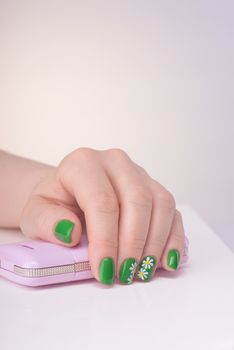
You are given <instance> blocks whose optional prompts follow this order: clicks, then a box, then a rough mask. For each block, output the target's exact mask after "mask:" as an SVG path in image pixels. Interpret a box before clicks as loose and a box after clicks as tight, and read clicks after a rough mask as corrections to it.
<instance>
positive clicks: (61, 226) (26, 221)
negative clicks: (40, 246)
mask: <svg viewBox="0 0 234 350" xmlns="http://www.w3.org/2000/svg"><path fill="white" fill-rule="evenodd" d="M20 228H21V230H22V232H23V233H24V234H25V236H27V237H30V238H32V239H42V240H45V241H49V242H52V243H56V244H60V245H63V246H67V247H73V246H75V245H77V244H78V243H79V241H80V237H81V232H82V225H81V222H80V220H79V218H78V217H77V215H76V214H74V213H73V212H72V211H70V210H69V209H67V208H65V207H63V206H61V205H58V204H56V203H53V201H51V199H50V200H49V199H46V198H44V197H43V198H42V197H40V196H37V195H34V196H32V197H31V198H30V199H29V201H28V202H27V204H26V205H25V207H24V209H23V212H22V215H21V220H20Z"/></svg>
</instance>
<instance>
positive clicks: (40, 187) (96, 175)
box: [0, 148, 185, 281]
mask: <svg viewBox="0 0 234 350" xmlns="http://www.w3.org/2000/svg"><path fill="white" fill-rule="evenodd" d="M0 169H1V175H0V176H1V181H0V196H1V202H2V203H3V204H4V205H3V206H2V207H3V208H1V210H0V226H1V227H6V228H13V227H16V228H21V230H22V232H23V233H24V234H25V235H26V236H27V237H29V238H32V239H43V240H46V241H50V242H54V243H56V244H60V245H64V246H70V247H72V246H75V245H77V244H78V243H79V240H80V236H81V232H82V226H83V225H85V224H86V227H87V235H88V240H89V248H88V249H89V261H90V265H91V269H92V273H93V275H94V277H95V278H96V279H97V280H98V281H100V279H99V264H100V261H101V259H102V258H104V257H112V258H113V259H114V262H115V266H116V277H117V278H118V274H119V269H120V265H121V263H122V261H123V260H124V259H126V258H128V257H134V258H135V259H137V260H138V261H140V260H141V258H142V257H144V256H146V255H154V256H155V257H156V258H157V261H161V263H162V267H163V268H164V269H165V270H168V271H173V270H172V269H170V268H168V267H167V254H168V252H169V250H170V249H177V250H178V251H179V252H180V256H182V255H183V250H184V241H185V234H184V228H183V222H182V217H181V214H180V212H179V211H178V210H177V209H176V203H175V199H174V197H173V195H172V194H171V193H170V192H169V191H168V190H166V189H165V188H164V187H163V186H162V185H161V184H160V183H158V182H157V181H156V180H155V179H153V178H151V177H150V176H149V175H148V173H147V172H146V171H145V170H144V169H143V168H142V167H140V166H139V165H137V164H136V163H134V162H133V160H131V159H130V157H129V156H128V155H127V153H126V152H124V151H123V150H121V149H107V150H102V151H99V150H95V149H91V148H78V149H76V150H74V151H73V152H71V153H70V154H68V155H67V156H66V157H65V158H63V159H62V161H61V162H60V163H59V165H58V166H57V167H53V166H50V165H47V164H42V163H39V162H36V161H32V160H30V159H25V158H22V157H18V156H16V155H13V154H10V153H7V152H4V151H0ZM62 218H66V219H68V220H71V221H73V222H74V223H75V226H74V229H73V231H72V242H71V243H69V244H67V243H63V242H61V241H60V240H58V239H57V238H56V236H55V235H54V227H55V225H56V223H57V222H58V221H59V220H61V219H62ZM156 268H157V267H156Z"/></svg>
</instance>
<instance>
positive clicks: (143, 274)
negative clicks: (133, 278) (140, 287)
mask: <svg viewBox="0 0 234 350" xmlns="http://www.w3.org/2000/svg"><path fill="white" fill-rule="evenodd" d="M148 274H149V272H148V271H146V270H145V269H144V268H143V267H142V268H141V269H140V270H139V271H138V273H137V276H138V277H139V278H141V279H142V280H143V281H144V280H145V279H146V278H147V276H148Z"/></svg>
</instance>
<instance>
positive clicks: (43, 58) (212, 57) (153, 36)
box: [0, 0, 234, 249]
mask: <svg viewBox="0 0 234 350" xmlns="http://www.w3.org/2000/svg"><path fill="white" fill-rule="evenodd" d="M233 19H234V3H233V1H231V0H230V1H225V0H222V1H206V0H200V1H199V0H198V1H195V0H194V1H185V0H184V1H181V0H179V1H172V0H171V1H170V0H168V1H166V0H162V1H154V0H151V1H148V0H144V1H143V0H141V1H138V0H134V1H129V0H124V1H121V0H118V1H110V0H109V1H89V0H85V1H78V0H76V1H75V0H72V1H71V0H56V1H53V0H38V1H33V0H0V121H1V124H0V147H1V148H2V149H5V150H8V151H10V152H13V153H16V154H19V155H22V156H26V157H29V158H33V159H36V160H39V161H43V162H46V163H52V164H55V165H56V164H57V163H58V162H59V161H60V160H61V159H62V158H63V157H64V156H65V155H66V154H67V153H69V152H71V151H72V150H74V149H75V148H78V147H83V146H85V147H91V148H95V149H106V148H113V147H118V148H123V149H124V150H126V151H127V152H128V153H129V155H130V157H131V158H132V159H133V160H134V161H135V162H137V163H138V164H140V165H142V166H143V167H145V169H146V170H147V171H148V172H149V173H150V175H151V176H153V177H154V178H155V179H157V180H158V181H159V182H161V183H162V184H163V185H164V186H165V187H167V188H168V189H169V190H170V191H171V192H172V193H173V194H174V196H175V197H176V200H177V202H179V203H187V204H190V205H191V206H192V207H194V208H195V210H197V211H198V212H199V213H200V214H201V216H202V217H203V218H204V219H205V220H206V221H207V222H208V223H209V224H210V226H211V227H213V228H214V229H215V231H216V232H217V233H219V234H220V236H221V237H222V238H223V239H224V240H225V241H226V242H227V243H228V244H229V245H230V246H232V247H233V249H234V234H233V231H234V204H233V197H234V184H233V179H234V164H233V149H234V115H233V112H234V107H233V101H234V64H233V62H234V44H233V43H234V35H233V34H234V20H233Z"/></svg>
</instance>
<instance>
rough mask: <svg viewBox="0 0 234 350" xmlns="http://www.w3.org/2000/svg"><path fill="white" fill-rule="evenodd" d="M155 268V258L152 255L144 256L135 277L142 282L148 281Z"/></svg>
mask: <svg viewBox="0 0 234 350" xmlns="http://www.w3.org/2000/svg"><path fill="white" fill-rule="evenodd" d="M155 266H156V259H155V257H154V256H152V255H147V256H145V257H144V258H143V259H142V260H141V262H140V266H139V269H138V271H137V277H139V278H140V279H141V280H142V281H144V282H147V281H149V280H150V279H151V277H152V276H153V273H154V268H155Z"/></svg>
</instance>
